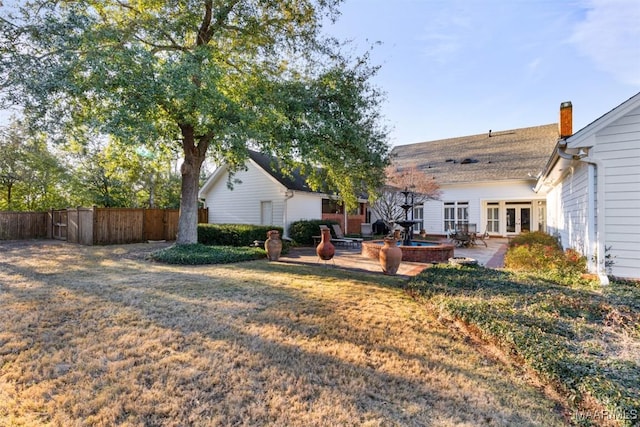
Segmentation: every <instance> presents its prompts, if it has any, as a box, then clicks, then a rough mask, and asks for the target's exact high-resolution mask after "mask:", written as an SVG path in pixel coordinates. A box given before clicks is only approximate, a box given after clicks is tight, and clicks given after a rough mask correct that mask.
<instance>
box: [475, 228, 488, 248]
mask: <svg viewBox="0 0 640 427" xmlns="http://www.w3.org/2000/svg"><path fill="white" fill-rule="evenodd" d="M488 238H489V232H488V231H487V229H486V228H485V229H484V233H482V234H480V233H476V238H475V241H476V242H477V241H478V240H479V241H481V242H482V244H483V245H484V247H485V248H486V247H488V246H487V242H485V239H488Z"/></svg>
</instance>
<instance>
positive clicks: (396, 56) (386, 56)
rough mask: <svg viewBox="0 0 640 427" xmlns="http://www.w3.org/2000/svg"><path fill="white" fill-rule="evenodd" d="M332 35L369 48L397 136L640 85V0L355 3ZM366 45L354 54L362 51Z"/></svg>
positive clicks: (539, 121)
mask: <svg viewBox="0 0 640 427" xmlns="http://www.w3.org/2000/svg"><path fill="white" fill-rule="evenodd" d="M340 10H341V12H342V14H341V16H340V18H339V20H338V22H337V23H336V24H334V25H333V26H328V27H326V31H327V32H329V33H330V34H333V35H335V36H337V37H339V38H343V39H344V38H347V39H351V40H353V43H354V46H356V47H357V48H358V49H360V50H362V49H364V48H366V47H367V46H370V45H371V44H373V43H374V42H377V41H379V42H381V43H382V45H379V46H375V47H374V48H373V51H372V59H373V62H374V63H375V64H379V65H381V66H382V68H381V70H380V72H379V74H378V76H377V77H376V79H375V83H376V84H377V86H379V87H380V88H381V89H382V90H383V91H384V92H386V95H387V100H386V103H385V104H384V109H383V112H384V114H385V116H386V119H387V122H388V125H389V126H390V127H391V128H392V132H391V141H390V142H391V144H392V145H401V144H407V143H413V142H421V141H430V140H435V139H443V138H450V137H456V136H465V135H474V134H479V133H484V132H487V131H488V130H489V129H492V130H493V131H499V130H507V129H515V128H520V127H527V126H537V125H543V124H549V123H556V122H557V121H558V116H559V107H560V103H561V102H563V101H571V102H572V103H573V117H574V118H573V131H574V132H576V131H578V130H579V129H581V128H583V127H584V126H586V125H588V124H589V123H590V122H592V121H593V120H595V119H597V118H598V117H600V116H601V115H602V114H604V113H606V112H608V111H609V110H611V109H612V108H614V107H616V106H618V105H619V104H620V103H622V102H624V101H625V100H627V99H628V98H630V97H631V96H633V95H634V94H636V93H638V92H640V0H346V1H345V3H344V4H343V5H342V6H341V8H340ZM358 49H355V51H358Z"/></svg>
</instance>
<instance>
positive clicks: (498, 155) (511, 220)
mask: <svg viewBox="0 0 640 427" xmlns="http://www.w3.org/2000/svg"><path fill="white" fill-rule="evenodd" d="M558 136H559V134H558V125H557V124H549V125H544V126H536V127H528V128H521V129H513V130H505V131H499V132H495V131H491V130H489V131H488V132H487V133H484V134H480V135H471V136H464V137H457V138H449V139H443V140H437V141H428V142H421V143H416V144H408V145H400V146H397V147H395V148H394V149H393V150H392V153H391V154H392V162H393V163H394V165H396V166H397V167H399V168H404V167H413V166H415V167H417V168H418V169H420V170H422V171H424V172H425V173H427V174H428V175H429V176H431V177H432V178H433V179H434V180H436V182H437V183H438V184H439V185H440V189H441V192H442V194H441V197H440V199H439V200H430V201H427V202H426V203H424V205H420V206H415V207H414V209H413V219H414V220H415V221H418V223H417V225H416V226H414V231H418V230H420V229H421V228H422V229H424V230H425V231H426V232H427V233H428V234H436V235H438V234H439V235H444V234H447V233H448V232H449V230H453V229H455V228H456V226H457V225H459V224H475V225H476V228H477V231H479V232H484V231H485V230H486V231H487V232H488V233H489V234H490V235H493V236H511V235H517V234H519V233H521V232H523V231H535V230H546V218H547V213H546V198H545V196H544V195H543V194H538V193H536V192H535V191H533V188H534V186H535V185H536V181H537V178H538V176H539V174H540V173H541V172H542V170H543V168H544V166H545V164H546V163H547V160H548V158H549V154H550V153H551V152H552V151H553V149H554V147H555V145H556V142H557V141H558Z"/></svg>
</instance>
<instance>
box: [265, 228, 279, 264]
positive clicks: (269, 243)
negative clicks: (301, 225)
mask: <svg viewBox="0 0 640 427" xmlns="http://www.w3.org/2000/svg"><path fill="white" fill-rule="evenodd" d="M264 249H265V250H266V251H267V258H268V259H269V261H278V260H279V259H280V253H281V252H282V240H280V232H279V231H278V230H269V231H267V240H266V241H265V242H264Z"/></svg>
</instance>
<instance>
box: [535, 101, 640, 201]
mask: <svg viewBox="0 0 640 427" xmlns="http://www.w3.org/2000/svg"><path fill="white" fill-rule="evenodd" d="M636 109H640V92H638V93H636V94H635V95H633V96H632V97H631V98H629V99H627V100H626V101H624V102H623V103H622V104H620V105H618V106H617V107H614V108H613V109H611V110H609V111H608V112H607V113H605V114H603V115H602V116H600V117H598V118H597V119H595V120H594V121H592V122H591V123H589V124H588V125H586V126H585V127H583V128H582V129H580V130H579V131H577V132H576V133H574V134H572V135H570V136H567V137H566V138H564V139H558V142H557V143H556V145H555V147H554V149H553V151H552V153H551V155H550V157H549V158H548V159H547V163H546V164H545V167H544V169H543V170H542V173H541V174H540V177H539V178H538V182H537V183H536V186H535V188H534V191H536V192H538V191H540V190H541V189H543V188H544V187H547V188H549V186H548V185H547V184H546V181H547V180H549V178H551V179H550V181H551V182H553V181H554V180H555V179H558V178H559V177H560V176H561V172H562V170H563V169H564V168H565V167H566V166H567V165H570V164H571V162H572V161H573V160H572V159H570V158H564V159H563V158H561V157H560V155H559V154H558V150H559V148H560V147H565V148H569V149H579V148H587V149H589V148H592V147H593V145H594V144H595V142H596V141H595V139H594V136H595V135H596V134H597V133H598V132H600V131H601V130H602V129H603V128H605V127H607V126H609V125H611V124H612V123H614V122H616V121H617V120H619V119H620V118H622V117H624V116H625V115H627V114H633V111H634V110H636ZM636 114H637V113H636ZM556 166H558V167H557V168H556Z"/></svg>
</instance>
